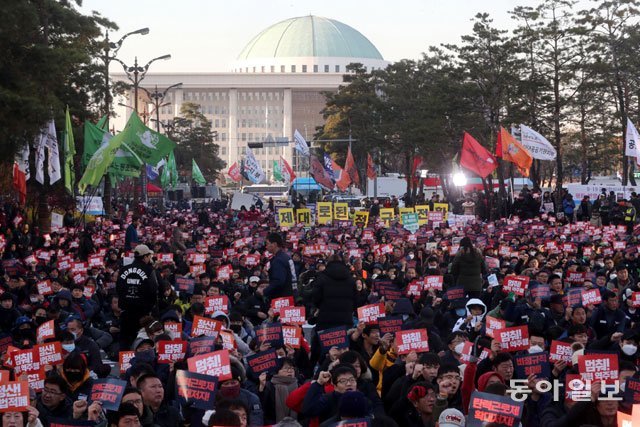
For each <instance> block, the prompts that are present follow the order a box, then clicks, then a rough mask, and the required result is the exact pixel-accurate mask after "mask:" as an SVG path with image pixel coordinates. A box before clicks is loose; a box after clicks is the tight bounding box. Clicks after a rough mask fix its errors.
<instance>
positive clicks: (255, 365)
mask: <svg viewBox="0 0 640 427" xmlns="http://www.w3.org/2000/svg"><path fill="white" fill-rule="evenodd" d="M277 360H278V355H277V354H276V350H275V349H274V348H271V349H269V350H266V351H262V352H260V353H256V354H254V355H252V356H247V365H248V366H249V369H250V370H251V372H253V375H254V376H255V377H256V378H257V377H259V376H260V374H261V373H263V372H269V373H274V372H275V370H276V367H277V362H276V361H277Z"/></svg>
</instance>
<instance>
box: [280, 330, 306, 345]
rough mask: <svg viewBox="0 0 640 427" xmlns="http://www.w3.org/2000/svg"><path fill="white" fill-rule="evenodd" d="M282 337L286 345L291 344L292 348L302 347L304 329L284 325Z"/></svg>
mask: <svg viewBox="0 0 640 427" xmlns="http://www.w3.org/2000/svg"><path fill="white" fill-rule="evenodd" d="M282 339H283V341H284V345H289V346H291V347H292V348H300V346H301V345H302V331H301V330H300V328H299V327H298V326H287V325H285V326H283V327H282Z"/></svg>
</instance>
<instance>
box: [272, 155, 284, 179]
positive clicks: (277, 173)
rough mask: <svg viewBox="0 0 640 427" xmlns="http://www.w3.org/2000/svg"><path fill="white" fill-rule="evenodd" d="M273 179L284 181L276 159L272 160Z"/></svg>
mask: <svg viewBox="0 0 640 427" xmlns="http://www.w3.org/2000/svg"><path fill="white" fill-rule="evenodd" d="M273 179H274V180H276V181H284V178H283V177H282V169H281V168H280V162H279V161H277V160H274V161H273Z"/></svg>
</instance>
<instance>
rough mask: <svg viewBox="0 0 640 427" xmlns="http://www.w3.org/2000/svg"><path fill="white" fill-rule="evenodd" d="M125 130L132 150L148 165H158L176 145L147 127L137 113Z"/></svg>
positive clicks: (132, 116)
mask: <svg viewBox="0 0 640 427" xmlns="http://www.w3.org/2000/svg"><path fill="white" fill-rule="evenodd" d="M124 132H126V133H127V137H126V139H125V142H126V143H127V145H128V146H129V147H130V148H131V151H133V153H135V154H136V155H137V156H138V157H139V158H140V159H142V161H143V162H144V163H146V164H148V165H157V164H158V162H160V160H162V158H163V157H164V156H166V155H167V154H169V153H170V152H171V151H173V149H174V148H175V147H176V144H175V142H173V141H171V140H170V139H169V138H167V137H166V136H164V135H162V134H161V133H158V132H156V131H154V130H151V129H149V128H148V127H146V126H145V125H144V123H142V121H141V120H140V117H138V115H137V114H135V113H133V114H131V117H129V121H128V122H127V128H126V129H125V131H124ZM124 132H123V133H124Z"/></svg>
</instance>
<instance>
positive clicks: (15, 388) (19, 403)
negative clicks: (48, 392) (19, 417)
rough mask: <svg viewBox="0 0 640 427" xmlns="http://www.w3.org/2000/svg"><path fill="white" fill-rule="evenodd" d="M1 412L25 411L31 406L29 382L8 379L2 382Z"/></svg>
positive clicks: (0, 388) (0, 391)
mask: <svg viewBox="0 0 640 427" xmlns="http://www.w3.org/2000/svg"><path fill="white" fill-rule="evenodd" d="M0 396H2V398H1V399H0V413H2V412H24V411H26V410H27V406H29V383H28V382H27V381H8V382H6V383H3V384H0Z"/></svg>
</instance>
